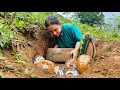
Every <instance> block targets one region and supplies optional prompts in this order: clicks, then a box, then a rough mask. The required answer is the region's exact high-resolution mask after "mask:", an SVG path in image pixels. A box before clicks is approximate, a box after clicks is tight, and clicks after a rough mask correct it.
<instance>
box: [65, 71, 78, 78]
mask: <svg viewBox="0 0 120 90" xmlns="http://www.w3.org/2000/svg"><path fill="white" fill-rule="evenodd" d="M65 75H66V77H76V76H78V75H79V73H78V71H77V70H76V69H70V70H68V71H67V72H66V74H65Z"/></svg>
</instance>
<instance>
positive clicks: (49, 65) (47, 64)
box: [37, 60, 55, 73]
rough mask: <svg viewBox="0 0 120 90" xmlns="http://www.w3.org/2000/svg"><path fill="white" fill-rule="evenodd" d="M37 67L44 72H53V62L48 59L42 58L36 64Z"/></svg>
mask: <svg viewBox="0 0 120 90" xmlns="http://www.w3.org/2000/svg"><path fill="white" fill-rule="evenodd" d="M37 67H40V68H41V69H42V70H43V71H44V72H46V73H54V69H55V64H54V63H53V62H52V61H49V60H42V61H40V62H39V64H37Z"/></svg>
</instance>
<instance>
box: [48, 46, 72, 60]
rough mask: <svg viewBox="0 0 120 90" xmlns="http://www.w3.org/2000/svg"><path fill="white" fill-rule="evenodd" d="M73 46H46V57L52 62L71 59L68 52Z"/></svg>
mask: <svg viewBox="0 0 120 90" xmlns="http://www.w3.org/2000/svg"><path fill="white" fill-rule="evenodd" d="M73 49H74V48H48V50H47V53H46V59H47V60H51V61H53V62H66V60H69V59H72V55H71V54H70V52H71V51H72V50H73Z"/></svg>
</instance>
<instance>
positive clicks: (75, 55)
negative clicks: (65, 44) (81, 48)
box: [70, 49, 78, 59]
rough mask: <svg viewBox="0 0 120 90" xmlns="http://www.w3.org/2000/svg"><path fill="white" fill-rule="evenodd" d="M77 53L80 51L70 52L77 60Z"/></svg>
mask: <svg viewBox="0 0 120 90" xmlns="http://www.w3.org/2000/svg"><path fill="white" fill-rule="evenodd" d="M77 52H78V50H76V49H74V50H72V51H71V52H70V54H71V55H72V57H73V59H77Z"/></svg>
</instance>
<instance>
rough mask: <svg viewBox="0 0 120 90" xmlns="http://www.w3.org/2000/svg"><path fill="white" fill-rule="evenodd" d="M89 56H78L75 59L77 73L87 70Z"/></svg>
mask: <svg viewBox="0 0 120 90" xmlns="http://www.w3.org/2000/svg"><path fill="white" fill-rule="evenodd" d="M89 62H90V56H88V55H85V54H83V55H80V56H79V57H78V59H77V65H76V68H77V70H78V72H79V73H83V72H84V71H86V70H87V69H88V68H89Z"/></svg>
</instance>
